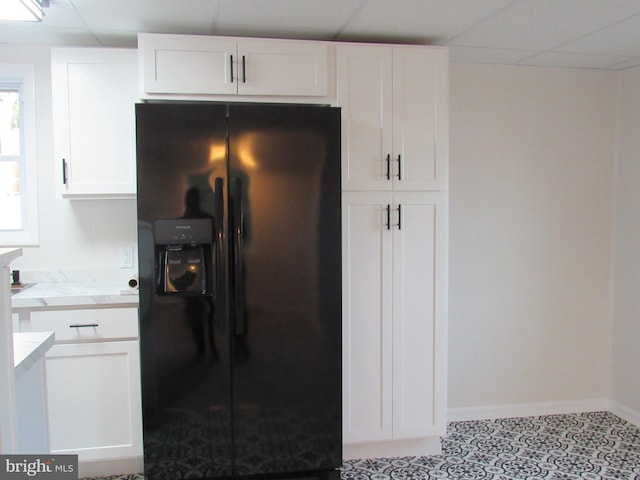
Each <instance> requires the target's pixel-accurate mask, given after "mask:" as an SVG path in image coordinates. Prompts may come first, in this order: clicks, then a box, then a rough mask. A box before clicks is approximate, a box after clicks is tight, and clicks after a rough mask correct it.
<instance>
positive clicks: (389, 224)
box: [387, 203, 391, 230]
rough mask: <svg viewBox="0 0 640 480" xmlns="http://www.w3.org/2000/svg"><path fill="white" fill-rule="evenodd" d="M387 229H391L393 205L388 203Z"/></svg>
mask: <svg viewBox="0 0 640 480" xmlns="http://www.w3.org/2000/svg"><path fill="white" fill-rule="evenodd" d="M387 230H391V205H389V204H388V203H387Z"/></svg>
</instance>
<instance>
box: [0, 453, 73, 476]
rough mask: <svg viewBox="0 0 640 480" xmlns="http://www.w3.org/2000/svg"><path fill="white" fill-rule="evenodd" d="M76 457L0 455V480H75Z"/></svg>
mask: <svg viewBox="0 0 640 480" xmlns="http://www.w3.org/2000/svg"><path fill="white" fill-rule="evenodd" d="M77 471H78V456H77V455H0V480H22V479H31V478H35V479H38V478H47V479H48V480H76V479H77V475H76V473H77Z"/></svg>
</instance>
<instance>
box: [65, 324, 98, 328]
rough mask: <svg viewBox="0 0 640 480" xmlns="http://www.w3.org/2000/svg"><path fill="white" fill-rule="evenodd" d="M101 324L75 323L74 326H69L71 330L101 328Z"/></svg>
mask: <svg viewBox="0 0 640 480" xmlns="http://www.w3.org/2000/svg"><path fill="white" fill-rule="evenodd" d="M99 326H100V324H99V323H74V324H73V325H69V328H87V327H93V328H95V327H99Z"/></svg>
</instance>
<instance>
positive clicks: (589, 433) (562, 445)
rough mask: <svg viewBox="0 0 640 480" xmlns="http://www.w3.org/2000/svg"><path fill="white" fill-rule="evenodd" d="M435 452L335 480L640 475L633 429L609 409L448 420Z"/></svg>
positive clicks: (364, 465) (357, 465)
mask: <svg viewBox="0 0 640 480" xmlns="http://www.w3.org/2000/svg"><path fill="white" fill-rule="evenodd" d="M442 450H443V454H442V455H437V456H429V457H408V458H395V459H375V460H356V461H348V462H345V464H344V467H343V470H342V480H369V479H370V480H422V479H431V478H434V479H443V478H444V479H456V480H509V479H524V480H541V479H553V480H598V479H606V480H609V479H622V480H631V479H638V478H640V429H638V428H636V427H635V426H633V425H631V424H630V423H627V422H625V421H624V420H622V419H621V418H619V417H617V416H615V415H613V414H611V413H608V412H594V413H585V414H574V415H549V416H541V417H526V418H506V419H498V420H485V421H467V422H452V423H450V424H449V428H448V435H447V437H446V438H444V439H443V440H442Z"/></svg>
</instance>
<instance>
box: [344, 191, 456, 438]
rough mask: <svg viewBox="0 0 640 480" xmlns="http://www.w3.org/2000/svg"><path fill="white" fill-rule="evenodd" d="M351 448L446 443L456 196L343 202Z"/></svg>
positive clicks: (364, 197)
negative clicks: (429, 440)
mask: <svg viewBox="0 0 640 480" xmlns="http://www.w3.org/2000/svg"><path fill="white" fill-rule="evenodd" d="M342 215H343V220H342V221H343V348H344V355H343V382H344V388H343V392H344V398H343V402H344V415H343V422H344V440H345V442H346V443H368V442H378V441H383V440H404V439H413V438H421V437H428V436H433V435H443V434H444V433H445V426H446V425H445V421H446V412H445V388H446V385H445V372H446V370H445V363H444V362H445V360H446V358H445V352H446V346H445V342H446V336H445V333H444V332H445V330H444V329H445V318H446V258H447V257H446V218H447V216H446V215H447V212H446V194H445V193H441V192H426V193H423V192H417V193H414V192H407V193H405V192H400V193H397V192H396V193H391V192H343V213H342Z"/></svg>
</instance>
